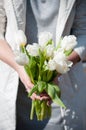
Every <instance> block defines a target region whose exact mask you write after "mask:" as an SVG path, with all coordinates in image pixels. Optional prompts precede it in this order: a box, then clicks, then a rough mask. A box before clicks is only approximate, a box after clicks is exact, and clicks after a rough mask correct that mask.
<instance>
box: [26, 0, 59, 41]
mask: <svg viewBox="0 0 86 130" xmlns="http://www.w3.org/2000/svg"><path fill="white" fill-rule="evenodd" d="M51 1H52V0H30V1H29V0H27V13H26V15H27V17H26V18H27V19H26V35H27V39H28V43H33V42H37V33H39V32H43V31H49V32H51V33H52V34H53V40H55V33H56V32H55V30H56V29H55V27H56V21H57V17H58V9H59V4H60V2H59V0H54V2H53V3H52V2H51Z"/></svg>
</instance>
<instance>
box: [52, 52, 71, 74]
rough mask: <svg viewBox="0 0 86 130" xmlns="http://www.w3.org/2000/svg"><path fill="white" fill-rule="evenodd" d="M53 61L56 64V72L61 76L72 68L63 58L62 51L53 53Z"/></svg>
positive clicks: (65, 58) (64, 57)
mask: <svg viewBox="0 0 86 130" xmlns="http://www.w3.org/2000/svg"><path fill="white" fill-rule="evenodd" d="M53 60H54V61H55V64H56V71H57V72H59V73H61V74H64V73H66V72H67V71H69V67H71V66H72V62H71V61H68V60H67V57H66V56H65V54H64V53H63V51H62V50H59V51H57V52H55V53H54V58H53Z"/></svg>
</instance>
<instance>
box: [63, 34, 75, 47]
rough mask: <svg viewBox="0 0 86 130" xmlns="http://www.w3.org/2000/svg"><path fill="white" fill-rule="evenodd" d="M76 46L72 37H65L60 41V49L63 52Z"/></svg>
mask: <svg viewBox="0 0 86 130" xmlns="http://www.w3.org/2000/svg"><path fill="white" fill-rule="evenodd" d="M76 45H77V39H76V37H75V36H74V35H69V36H65V37H64V38H63V39H62V41H61V48H63V49H64V50H70V49H73V48H74V47H75V46H76Z"/></svg>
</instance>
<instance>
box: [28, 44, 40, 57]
mask: <svg viewBox="0 0 86 130" xmlns="http://www.w3.org/2000/svg"><path fill="white" fill-rule="evenodd" d="M26 50H27V51H28V53H29V55H31V56H38V55H39V45H38V44H37V43H33V45H30V44H28V45H27V47H26Z"/></svg>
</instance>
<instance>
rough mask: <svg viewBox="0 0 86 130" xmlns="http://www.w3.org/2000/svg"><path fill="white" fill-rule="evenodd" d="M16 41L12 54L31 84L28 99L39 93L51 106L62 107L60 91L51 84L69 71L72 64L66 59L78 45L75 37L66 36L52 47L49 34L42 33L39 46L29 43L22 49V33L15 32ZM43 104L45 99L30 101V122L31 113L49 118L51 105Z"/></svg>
mask: <svg viewBox="0 0 86 130" xmlns="http://www.w3.org/2000/svg"><path fill="white" fill-rule="evenodd" d="M15 40H16V43H18V46H19V48H18V50H17V51H16V53H15V55H16V56H15V59H16V62H17V63H19V64H20V65H23V66H24V68H25V70H26V72H27V74H28V76H29V77H30V79H31V81H32V83H33V84H34V86H33V88H32V89H31V91H30V92H29V96H31V95H32V94H33V93H36V94H38V95H40V94H41V93H42V92H46V93H47V94H48V95H49V96H50V98H51V100H52V101H53V102H54V103H56V104H57V105H59V106H60V107H64V108H65V105H64V104H63V102H62V101H61V100H60V95H61V91H60V88H59V87H58V86H57V85H55V84H54V83H53V82H52V81H53V79H54V78H55V77H56V76H57V75H58V74H59V73H60V74H64V73H66V72H67V71H69V70H70V67H71V66H72V64H73V63H72V62H71V61H68V60H67V56H68V55H70V54H71V52H72V50H73V48H74V47H75V45H76V44H77V41H76V37H75V36H72V35H70V36H65V37H64V38H62V39H61V40H60V42H59V43H58V44H57V45H56V46H54V42H53V40H52V34H51V33H49V32H43V33H41V34H40V35H39V37H38V43H33V44H32V45H30V44H28V45H27V46H26V47H25V43H26V37H25V34H24V33H23V32H22V31H21V30H18V32H17V33H16V35H15ZM46 102H47V101H45V100H42V101H40V100H33V101H32V108H31V115H30V119H33V118H34V112H35V113H36V116H37V120H43V119H45V118H47V117H50V115H51V106H47V103H46Z"/></svg>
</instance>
